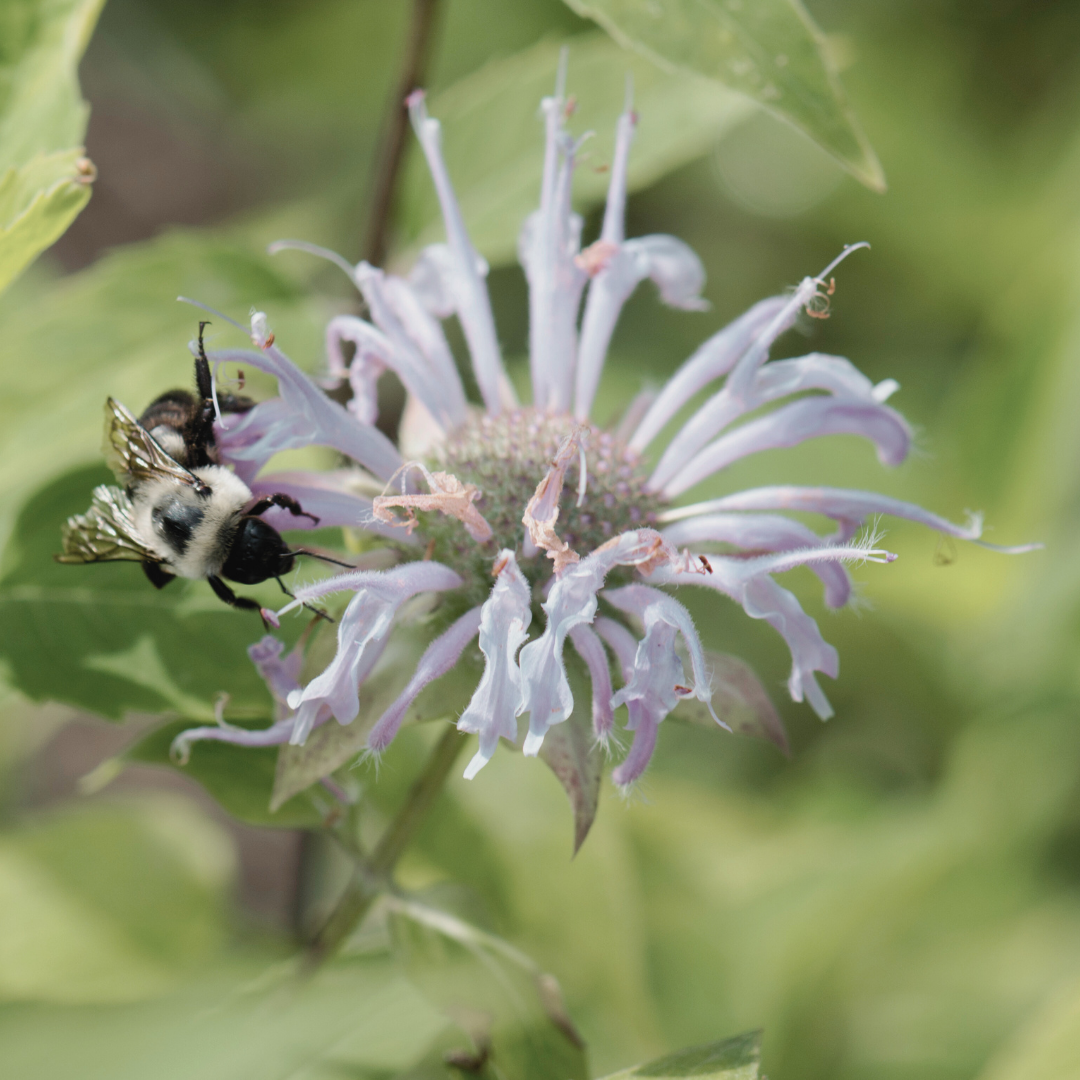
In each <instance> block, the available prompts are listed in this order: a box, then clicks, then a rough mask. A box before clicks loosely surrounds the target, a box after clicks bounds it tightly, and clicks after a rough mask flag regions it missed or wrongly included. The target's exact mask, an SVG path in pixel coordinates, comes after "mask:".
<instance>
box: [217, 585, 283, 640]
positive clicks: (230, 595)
mask: <svg viewBox="0 0 1080 1080" xmlns="http://www.w3.org/2000/svg"><path fill="white" fill-rule="evenodd" d="M206 580H207V581H209V582H210V588H211V589H213V590H214V592H215V593H217V597H218V599H219V600H224V601H225V603H226V604H228V605H229V607H234V608H239V609H240V610H241V611H257V612H258V613H259V617H260V618H261V619H262V621H263V626H265V627H266V628H267V629H268V630H269V629H270V627H271V626H272V625H273V624H272V623H271V621H270V619H269V618H267V611H266V609H265V608H264V607H263V606H262V605H261V604H258V603H256V602H255V601H254V600H250V599H248V597H246V596H237V595H236V593H234V592H233V591H232V589H230V588H229V586H228V585H226V584H225V582H224V581H222V580H221V578H219V577H217V576H216V575H215V574H211V575H210V577H208V578H207V579H206Z"/></svg>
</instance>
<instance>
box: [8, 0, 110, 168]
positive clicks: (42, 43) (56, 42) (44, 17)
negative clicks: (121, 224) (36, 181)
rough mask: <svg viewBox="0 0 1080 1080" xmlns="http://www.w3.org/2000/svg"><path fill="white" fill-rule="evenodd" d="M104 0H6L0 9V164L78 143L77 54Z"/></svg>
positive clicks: (83, 114)
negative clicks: (46, 0) (47, 1)
mask: <svg viewBox="0 0 1080 1080" xmlns="http://www.w3.org/2000/svg"><path fill="white" fill-rule="evenodd" d="M103 5H104V0H52V2H49V3H43V2H42V0H7V2H6V3H5V4H4V5H3V9H2V14H0V42H2V43H3V44H2V46H0V50H2V51H0V170H4V169H8V168H10V167H11V166H13V165H14V166H17V165H20V164H22V163H23V162H26V161H29V160H30V159H31V158H33V157H34V156H35V155H36V154H41V153H50V152H52V151H54V150H64V149H67V148H68V147H74V146H78V145H79V144H80V143H81V142H82V139H83V133H84V132H85V131H86V118H87V114H88V113H89V107H88V106H87V104H86V102H84V101H83V100H82V97H81V95H80V93H79V82H78V66H79V59H80V57H81V56H82V54H83V50H84V49H85V48H86V45H87V42H88V41H89V40H90V35H91V33H93V30H94V24H95V23H96V22H97V17H98V14H99V13H100V11H101V8H102V6H103Z"/></svg>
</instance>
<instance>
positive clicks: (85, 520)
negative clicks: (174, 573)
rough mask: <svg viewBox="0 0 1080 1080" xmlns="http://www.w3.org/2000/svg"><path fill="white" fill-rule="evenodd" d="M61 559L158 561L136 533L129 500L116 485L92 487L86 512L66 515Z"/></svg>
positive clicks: (66, 560)
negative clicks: (92, 491) (91, 494)
mask: <svg viewBox="0 0 1080 1080" xmlns="http://www.w3.org/2000/svg"><path fill="white" fill-rule="evenodd" d="M63 546H64V550H63V553H62V554H60V555H57V556H56V561H57V562H62V563H92V562H117V561H120V560H124V561H130V562H155V563H156V562H161V556H160V555H157V554H156V553H155V552H153V551H152V550H151V549H150V548H149V547H148V546H147V544H146V542H145V541H144V540H143V538H142V537H141V536H140V535H139V531H138V529H137V528H136V527H135V517H134V512H133V508H132V505H131V500H130V499H129V498H128V497H127V494H126V493H125V492H123V491H121V490H120V488H116V487H106V486H105V485H104V484H103V485H102V486H101V487H96V488H94V499H93V502H92V503H91V504H90V509H89V510H87V511H86V513H85V514H76V515H75V516H74V517H69V518H68V519H67V524H66V525H64V529H63Z"/></svg>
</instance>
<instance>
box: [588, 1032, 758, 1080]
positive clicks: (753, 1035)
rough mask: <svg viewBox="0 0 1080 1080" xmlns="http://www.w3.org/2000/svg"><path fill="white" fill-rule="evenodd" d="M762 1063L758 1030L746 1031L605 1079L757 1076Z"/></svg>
mask: <svg viewBox="0 0 1080 1080" xmlns="http://www.w3.org/2000/svg"><path fill="white" fill-rule="evenodd" d="M760 1064H761V1032H760V1031H749V1032H747V1033H746V1034H745V1035H736V1036H735V1037H734V1038H731V1039H723V1040H721V1041H720V1042H714V1043H709V1044H708V1045H706V1046H690V1047H687V1048H686V1049H685V1050H676V1051H675V1053H673V1054H665V1055H664V1056H663V1057H662V1058H657V1059H656V1060H655V1061H650V1062H648V1063H647V1064H645V1065H637V1066H635V1067H634V1068H632V1069H623V1070H622V1071H621V1072H617V1073H612V1074H611V1075H610V1076H608V1077H606V1078H605V1080H630V1078H631V1077H637V1076H648V1077H652V1078H654V1080H675V1078H676V1077H682V1076H696V1077H700V1078H701V1080H757V1077H758V1068H759V1066H760Z"/></svg>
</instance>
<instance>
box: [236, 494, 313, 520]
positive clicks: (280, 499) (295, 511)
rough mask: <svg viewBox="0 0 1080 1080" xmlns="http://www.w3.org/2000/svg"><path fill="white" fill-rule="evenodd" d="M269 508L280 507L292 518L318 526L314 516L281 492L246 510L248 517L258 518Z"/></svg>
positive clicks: (268, 496)
mask: <svg viewBox="0 0 1080 1080" xmlns="http://www.w3.org/2000/svg"><path fill="white" fill-rule="evenodd" d="M271 506H280V507H281V508H282V510H288V511H289V513H290V514H292V516H293V517H306V518H311V520H312V522H313V524H315V525H318V524H319V519H318V518H317V517H316V516H315V515H314V514H309V513H308V512H307V511H306V510H305V509H304V508H303V507H302V506H301V505H300V504H299V503H298V502H297V501H296V500H295V499H294V498H293V497H292V496H291V495H286V494H285V493H284V492H281V491H279V492H277V493H276V494H274V495H267V496H266V497H265V498H263V499H260V500H259V501H258V502H257V503H256V504H255V505H254V506H253V507H251V508H250V509H249V510H248V512H247V514H248V517H258V515H259V514H262V513H264V512H265V511H267V510H269V509H270V507H271Z"/></svg>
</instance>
